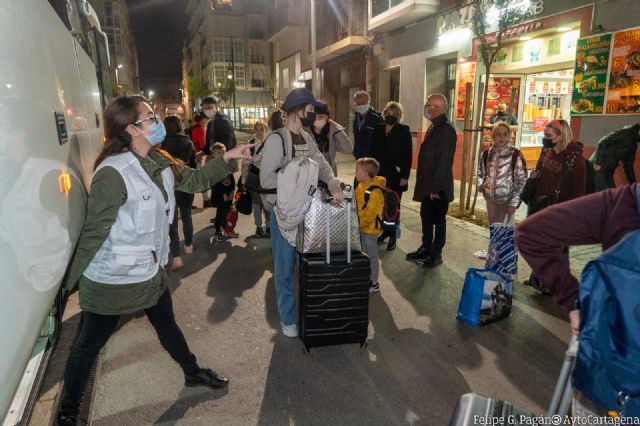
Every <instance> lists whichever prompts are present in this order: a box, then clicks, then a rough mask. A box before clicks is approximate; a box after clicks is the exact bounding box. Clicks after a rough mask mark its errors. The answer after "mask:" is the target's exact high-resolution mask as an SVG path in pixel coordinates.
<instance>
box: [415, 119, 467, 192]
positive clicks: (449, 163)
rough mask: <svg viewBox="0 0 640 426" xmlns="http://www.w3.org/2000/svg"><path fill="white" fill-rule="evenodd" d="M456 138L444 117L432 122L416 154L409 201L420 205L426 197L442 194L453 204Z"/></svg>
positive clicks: (452, 128)
mask: <svg viewBox="0 0 640 426" xmlns="http://www.w3.org/2000/svg"><path fill="white" fill-rule="evenodd" d="M457 139H458V136H457V134H456V129H455V128H454V127H453V124H451V122H450V121H449V119H448V118H447V116H446V114H442V115H440V116H438V117H436V118H434V119H433V121H432V126H431V127H430V128H429V130H428V131H427V134H426V135H425V137H424V141H423V142H422V146H421V147H420V153H419V154H418V170H417V172H416V187H415V191H414V193H413V200H414V201H419V202H422V201H423V200H424V199H425V197H427V196H428V195H429V194H439V193H444V194H445V195H446V196H447V201H448V202H451V201H453V156H454V154H455V152H456V141H457Z"/></svg>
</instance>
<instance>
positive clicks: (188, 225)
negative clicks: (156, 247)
mask: <svg viewBox="0 0 640 426" xmlns="http://www.w3.org/2000/svg"><path fill="white" fill-rule="evenodd" d="M178 211H180V219H181V220H182V232H183V233H184V245H185V246H190V245H191V244H192V243H193V220H192V218H191V205H189V206H176V212H175V214H174V216H173V223H172V224H171V227H170V228H169V239H170V247H169V248H170V250H171V255H172V256H180V254H181V250H180V234H179V233H178Z"/></svg>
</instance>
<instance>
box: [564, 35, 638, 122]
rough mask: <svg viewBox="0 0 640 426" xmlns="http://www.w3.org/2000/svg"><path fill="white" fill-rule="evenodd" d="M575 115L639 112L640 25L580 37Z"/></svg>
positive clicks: (575, 83) (572, 105) (573, 113)
mask: <svg viewBox="0 0 640 426" xmlns="http://www.w3.org/2000/svg"><path fill="white" fill-rule="evenodd" d="M577 51H578V53H577V55H576V67H575V77H574V82H573V86H572V88H570V91H571V89H573V98H572V100H571V114H572V115H594V114H640V27H636V28H630V29H627V30H622V31H616V32H614V33H610V34H602V35H598V36H593V37H587V38H583V39H579V40H578V48H577Z"/></svg>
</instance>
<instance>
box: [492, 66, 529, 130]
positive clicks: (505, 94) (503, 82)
mask: <svg viewBox="0 0 640 426" xmlns="http://www.w3.org/2000/svg"><path fill="white" fill-rule="evenodd" d="M520 82H521V78H520V77H500V76H494V75H492V76H491V77H489V89H488V92H487V101H486V109H485V116H484V119H485V121H486V122H489V123H490V122H491V120H490V118H491V116H492V115H495V114H497V113H498V105H500V103H504V104H505V105H506V106H507V107H512V113H513V115H516V114H517V113H518V98H519V96H518V95H519V90H520ZM514 89H515V90H516V94H515V97H514V99H513V102H514V105H509V102H511V91H512V90H514Z"/></svg>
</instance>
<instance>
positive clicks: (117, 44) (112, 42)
mask: <svg viewBox="0 0 640 426" xmlns="http://www.w3.org/2000/svg"><path fill="white" fill-rule="evenodd" d="M104 32H105V33H106V34H107V38H108V39H109V53H110V54H111V55H123V49H122V37H121V36H120V30H119V29H113V28H105V30H104Z"/></svg>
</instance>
